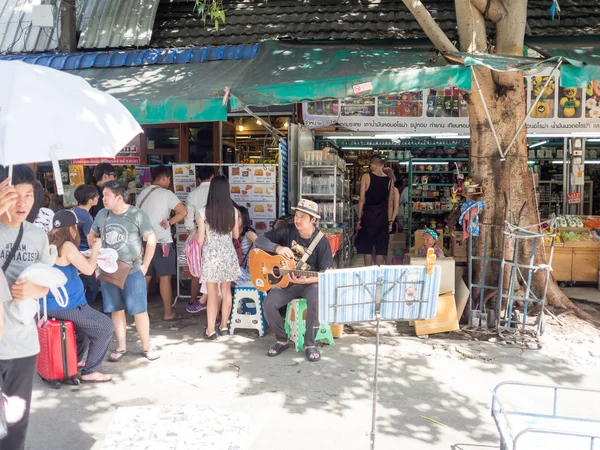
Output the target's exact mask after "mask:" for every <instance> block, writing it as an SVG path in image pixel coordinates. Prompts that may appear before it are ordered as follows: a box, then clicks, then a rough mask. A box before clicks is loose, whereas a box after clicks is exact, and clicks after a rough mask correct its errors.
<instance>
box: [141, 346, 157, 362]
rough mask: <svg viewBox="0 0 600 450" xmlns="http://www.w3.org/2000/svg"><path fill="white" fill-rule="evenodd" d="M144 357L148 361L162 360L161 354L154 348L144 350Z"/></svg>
mask: <svg viewBox="0 0 600 450" xmlns="http://www.w3.org/2000/svg"><path fill="white" fill-rule="evenodd" d="M142 355H144V358H146V359H147V360H148V361H155V360H157V359H158V358H160V354H159V353H158V352H157V351H156V349H154V348H151V349H149V350H144V351H143V352H142Z"/></svg>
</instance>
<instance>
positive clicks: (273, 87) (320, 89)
mask: <svg viewBox="0 0 600 450" xmlns="http://www.w3.org/2000/svg"><path fill="white" fill-rule="evenodd" d="M368 82H370V83H372V89H370V86H369V88H368V89H369V90H368V91H367V92H364V93H362V94H358V95H356V94H355V93H354V89H353V87H354V86H356V85H359V84H362V83H368ZM452 85H454V86H458V87H459V88H460V89H465V90H469V89H471V70H470V69H469V68H467V67H461V66H457V65H450V64H447V63H446V62H445V61H444V60H443V58H438V57H436V52H434V51H432V50H427V49H415V48H407V47H398V46H394V45H388V46H385V45H381V44H380V45H377V46H373V45H368V44H364V45H362V44H361V45H357V44H354V45H348V44H344V45H337V44H329V43H323V44H318V43H310V44H285V43H281V42H267V43H265V44H263V45H262V46H261V49H260V51H259V52H258V55H257V56H256V57H255V58H254V59H252V60H251V61H250V62H249V63H248V66H247V68H246V70H245V71H244V74H243V76H242V77H241V79H240V80H239V82H238V83H237V85H235V86H232V88H231V94H232V96H231V97H232V98H231V109H232V110H234V111H235V110H240V109H243V108H244V107H246V106H269V105H285V104H289V103H300V102H304V101H313V100H321V99H328V98H348V97H361V96H369V97H370V96H375V95H385V94H393V93H397V92H402V91H410V90H421V89H426V88H441V87H446V86H452Z"/></svg>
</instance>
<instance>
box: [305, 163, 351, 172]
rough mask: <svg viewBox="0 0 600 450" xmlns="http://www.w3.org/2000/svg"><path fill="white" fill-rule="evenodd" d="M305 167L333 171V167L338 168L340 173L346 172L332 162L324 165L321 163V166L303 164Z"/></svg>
mask: <svg viewBox="0 0 600 450" xmlns="http://www.w3.org/2000/svg"><path fill="white" fill-rule="evenodd" d="M302 168H303V169H308V170H314V171H332V170H333V169H337V171H338V172H340V173H344V174H345V173H346V171H345V170H343V169H340V168H339V167H337V166H335V165H332V164H323V165H319V166H314V165H310V166H305V165H302Z"/></svg>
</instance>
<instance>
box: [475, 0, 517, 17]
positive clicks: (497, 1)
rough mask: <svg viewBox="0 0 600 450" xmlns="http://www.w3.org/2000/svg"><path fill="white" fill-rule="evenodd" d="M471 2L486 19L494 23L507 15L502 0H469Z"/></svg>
mask: <svg viewBox="0 0 600 450" xmlns="http://www.w3.org/2000/svg"><path fill="white" fill-rule="evenodd" d="M488 3H489V7H488ZM524 3H527V2H524ZM471 4H472V5H473V6H474V7H475V8H477V10H478V11H479V12H480V13H481V14H483V15H484V16H485V17H486V18H487V19H490V20H491V21H492V22H494V23H498V22H501V21H502V20H504V18H505V17H506V16H507V15H508V11H507V10H506V7H505V6H504V3H503V2H502V0H471ZM486 8H487V12H486Z"/></svg>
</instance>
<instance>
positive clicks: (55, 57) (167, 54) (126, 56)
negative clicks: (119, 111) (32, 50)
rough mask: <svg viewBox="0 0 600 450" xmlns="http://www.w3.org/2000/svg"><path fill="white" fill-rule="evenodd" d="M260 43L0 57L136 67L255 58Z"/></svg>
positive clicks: (57, 65) (72, 66) (62, 66)
mask: <svg viewBox="0 0 600 450" xmlns="http://www.w3.org/2000/svg"><path fill="white" fill-rule="evenodd" d="M259 45H260V44H254V45H224V46H221V47H200V48H176V49H172V48H170V49H152V50H125V51H111V52H85V53H83V52H80V53H58V54H57V53H50V54H37V55H31V54H21V55H5V56H0V60H13V61H15V60H17V61H23V62H26V63H30V64H37V65H40V66H46V67H52V68H54V69H59V70H76V69H91V68H104V67H136V66H152V65H159V64H162V65H165V64H187V63H203V62H208V61H221V60H245V59H252V58H254V57H255V56H256V54H257V53H258V49H259Z"/></svg>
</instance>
